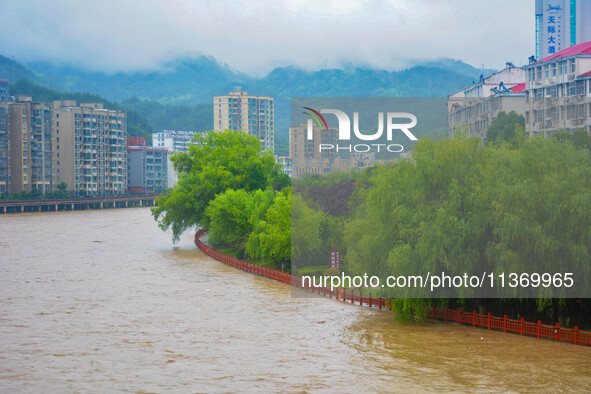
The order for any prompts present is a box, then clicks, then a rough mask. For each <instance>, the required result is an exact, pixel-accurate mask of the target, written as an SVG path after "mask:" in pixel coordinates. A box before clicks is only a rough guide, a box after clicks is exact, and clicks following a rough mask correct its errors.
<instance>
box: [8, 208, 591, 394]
mask: <svg viewBox="0 0 591 394" xmlns="http://www.w3.org/2000/svg"><path fill="white" fill-rule="evenodd" d="M192 238H193V236H192V234H186V236H184V237H183V238H182V239H181V242H180V243H179V244H177V245H173V244H172V242H171V238H170V234H167V233H163V232H162V231H161V230H159V229H158V228H157V226H156V225H155V222H154V221H153V220H152V218H151V216H150V212H149V210H148V209H147V208H135V209H117V210H103V211H77V212H58V213H34V214H22V215H1V216H0V391H2V392H15V391H18V392H23V391H24V392H41V391H50V392H63V391H66V392H72V391H83V392H85V391H92V392H106V391H108V392H111V391H129V392H219V391H223V392H227V391H241V392H243V391H257V392H270V391H288V392H300V391H326V392H339V391H340V392H361V391H371V392H375V391H425V390H428V391H433V390H447V391H449V390H452V391H474V390H483V391H499V390H500V391H568V392H585V391H590V390H591V348H586V347H581V346H573V345H568V344H563V343H554V342H550V341H540V340H537V339H533V338H522V337H519V336H516V335H509V334H503V333H499V332H490V331H486V330H480V329H473V328H470V327H463V326H458V325H456V324H448V323H440V322H432V321H427V322H426V323H425V324H423V325H415V324H400V323H397V322H394V321H393V319H392V315H391V314H390V313H389V312H386V311H377V310H370V309H368V308H361V307H357V306H351V305H346V304H343V303H340V302H337V301H335V300H329V299H324V298H292V292H291V289H290V288H289V287H288V286H287V285H284V284H280V283H277V282H273V281H271V280H268V279H263V278H259V277H256V276H253V275H250V274H246V273H244V272H241V271H238V270H236V269H233V268H231V267H228V266H226V265H224V264H222V263H219V262H217V261H215V260H213V259H211V258H209V257H207V256H205V255H204V254H203V253H201V252H200V251H199V250H198V249H197V248H196V247H195V245H194V244H193V239H192Z"/></svg>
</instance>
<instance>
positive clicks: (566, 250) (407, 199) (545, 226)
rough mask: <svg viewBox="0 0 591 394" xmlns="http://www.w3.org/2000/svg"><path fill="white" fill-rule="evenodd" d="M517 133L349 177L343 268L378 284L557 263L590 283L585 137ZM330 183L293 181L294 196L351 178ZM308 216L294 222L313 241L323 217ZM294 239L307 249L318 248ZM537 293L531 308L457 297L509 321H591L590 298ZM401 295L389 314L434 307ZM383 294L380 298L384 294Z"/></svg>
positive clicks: (589, 170) (441, 145) (423, 145)
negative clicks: (588, 313)
mask: <svg viewBox="0 0 591 394" xmlns="http://www.w3.org/2000/svg"><path fill="white" fill-rule="evenodd" d="M513 130H514V131H515V130H517V133H516V134H514V135H513V137H512V138H510V140H509V141H508V142H505V143H503V142H500V141H499V143H496V144H490V145H487V146H483V145H482V144H481V142H480V140H479V139H478V138H472V139H468V138H457V139H445V140H440V141H435V140H421V141H420V142H419V143H418V144H417V145H416V146H415V148H414V151H413V155H412V159H405V160H402V161H400V162H398V163H395V164H390V165H384V166H378V167H377V168H374V169H371V170H370V171H367V172H366V173H365V175H364V176H357V177H354V178H353V180H354V183H355V191H354V192H353V193H352V195H351V198H350V200H349V202H350V204H353V205H354V206H355V208H354V210H353V213H352V214H351V215H350V216H348V217H347V218H346V220H345V223H344V230H343V236H344V245H342V246H341V247H340V248H339V250H341V252H342V254H343V255H344V256H345V257H344V260H345V266H344V269H345V270H346V271H347V273H350V274H363V273H367V274H368V275H377V276H380V277H381V278H385V277H386V276H388V275H391V274H392V273H396V274H397V275H413V274H416V273H417V272H427V271H430V272H437V271H441V270H444V271H445V272H446V273H449V274H451V275H458V274H463V273H464V272H466V273H468V274H471V273H474V272H480V273H481V272H483V271H487V272H534V271H537V272H556V267H561V269H562V270H565V271H564V272H568V271H569V270H571V271H576V272H579V273H582V274H581V275H582V277H580V278H579V280H581V281H584V282H588V281H589V280H591V266H590V264H589V261H591V214H590V213H589V207H591V155H590V154H589V150H588V149H586V147H587V146H589V145H588V143H589V136H588V135H586V134H584V133H583V132H581V133H576V134H572V135H566V134H564V133H559V134H558V135H556V136H555V138H552V139H543V138H526V137H524V136H523V134H522V133H520V132H519V127H517V128H514V129H513ZM563 141H564V142H563ZM338 177H340V178H341V179H338ZM338 177H334V179H332V180H331V179H329V178H328V177H316V178H315V179H314V178H311V179H309V180H307V181H306V182H305V183H306V184H304V185H303V186H302V185H301V184H299V183H296V184H294V190H295V191H297V192H298V193H301V194H302V195H304V196H305V197H306V199H307V201H308V203H313V202H314V201H315V197H314V195H313V193H312V192H313V191H314V189H315V188H318V187H324V188H325V189H326V190H334V189H335V185H338V184H347V183H348V182H350V181H351V180H349V179H345V178H343V175H339V176H338ZM317 194H318V193H317ZM319 195H322V193H320V194H319ZM293 199H294V209H295V207H296V204H295V201H296V196H294V197H293ZM308 215H309V218H306V220H305V221H304V223H302V224H301V226H303V225H304V224H307V227H306V232H307V233H309V234H314V235H315V236H316V234H319V233H320V230H321V224H320V223H321V221H322V220H324V218H325V217H330V216H327V215H326V214H324V213H322V214H318V215H319V216H320V217H319V218H316V216H315V214H314V213H308ZM332 218H333V219H334V218H335V217H332ZM296 219H297V216H296V215H294V216H293V220H294V222H293V226H294V233H295V228H296V227H298V226H299V224H298V223H297V221H296ZM333 230H334V232H337V233H338V231H339V228H338V227H334V228H333ZM333 236H335V237H336V238H338V234H336V235H334V234H333ZM300 242H301V244H302V245H310V246H306V247H308V248H310V250H313V249H312V248H313V247H314V246H315V245H314V244H313V243H312V242H311V241H306V240H301V241H300ZM324 242H327V241H323V243H324ZM294 243H295V241H294ZM296 247H297V246H296V245H295V244H294V256H296V255H297V254H296ZM316 250H318V249H316ZM316 253H318V252H316ZM537 291H538V292H537V294H536V297H537V299H534V300H532V301H531V302H529V301H528V300H527V299H526V300H519V299H510V300H509V299H507V300H505V299H492V300H478V299H472V300H470V297H473V294H474V293H473V292H472V291H471V289H470V288H461V289H460V290H459V292H458V293H457V295H456V297H458V300H456V301H453V302H454V303H455V305H456V306H464V305H466V306H467V307H472V308H474V309H481V308H486V309H487V310H489V311H495V312H496V313H507V314H509V315H510V316H511V315H512V316H518V315H516V314H520V315H521V316H524V314H525V315H526V316H531V317H532V319H534V318H540V319H545V318H548V319H550V321H552V320H554V321H555V320H556V319H558V320H560V321H561V322H563V323H568V322H570V323H572V321H573V320H575V321H577V319H578V321H579V322H587V324H588V323H589V319H588V318H586V317H585V316H584V315H585V314H584V313H583V312H581V311H583V310H585V309H584V308H587V309H586V310H587V311H588V310H589V306H588V305H589V304H588V303H585V302H581V301H580V300H578V301H577V300H568V299H564V298H563V299H561V298H560V297H561V293H560V292H558V293H556V292H555V293H553V294H551V295H550V294H549V293H548V292H547V289H545V288H543V287H541V286H540V287H539V288H538V289H537ZM397 294H398V297H399V295H400V293H397ZM403 294H406V296H407V297H409V298H398V299H396V300H394V301H393V307H394V309H395V310H396V312H397V316H398V317H406V318H409V317H415V318H420V317H421V316H424V314H425V312H426V310H427V308H428V307H429V306H430V305H431V302H432V301H431V300H425V299H421V298H410V297H412V296H413V292H412V290H411V289H408V290H407V292H406V293H403ZM380 295H385V296H387V295H388V291H387V289H382V291H381V292H380ZM515 295H517V296H518V295H519V294H518V293H515ZM549 297H552V298H549ZM562 297H564V296H562ZM438 302H443V303H446V302H448V301H447V300H440V301H438ZM585 319H586V320H585Z"/></svg>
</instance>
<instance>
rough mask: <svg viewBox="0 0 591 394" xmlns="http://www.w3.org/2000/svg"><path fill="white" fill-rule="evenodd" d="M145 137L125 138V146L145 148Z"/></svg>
mask: <svg viewBox="0 0 591 394" xmlns="http://www.w3.org/2000/svg"><path fill="white" fill-rule="evenodd" d="M147 145H148V138H147V137H127V146H147Z"/></svg>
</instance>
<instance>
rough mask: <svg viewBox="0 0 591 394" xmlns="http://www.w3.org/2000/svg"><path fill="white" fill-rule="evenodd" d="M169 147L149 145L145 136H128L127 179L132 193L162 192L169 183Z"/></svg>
mask: <svg viewBox="0 0 591 394" xmlns="http://www.w3.org/2000/svg"><path fill="white" fill-rule="evenodd" d="M168 154H169V152H168V149H166V148H154V147H149V146H148V140H147V138H145V137H128V138H127V179H128V191H129V192H131V193H162V192H165V191H166V188H167V185H168V179H167V178H168V168H167V167H168V166H167V162H168Z"/></svg>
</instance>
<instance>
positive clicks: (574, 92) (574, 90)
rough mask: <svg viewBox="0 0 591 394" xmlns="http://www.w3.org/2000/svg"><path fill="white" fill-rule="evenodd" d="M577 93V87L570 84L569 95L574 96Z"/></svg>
mask: <svg viewBox="0 0 591 394" xmlns="http://www.w3.org/2000/svg"><path fill="white" fill-rule="evenodd" d="M576 92H577V85H576V84H575V83H574V82H572V83H569V84H568V95H569V96H574V95H575V94H576Z"/></svg>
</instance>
